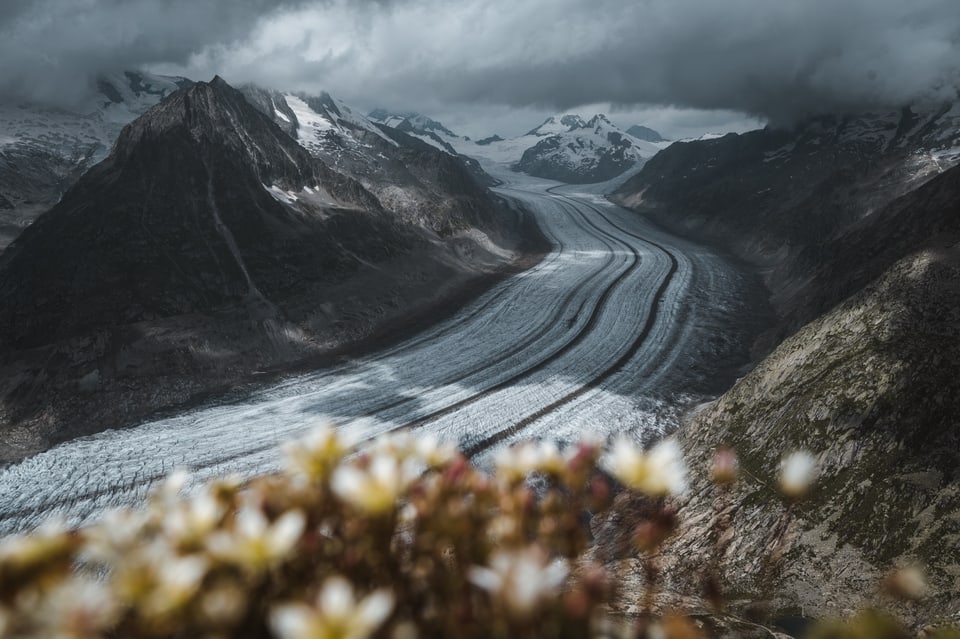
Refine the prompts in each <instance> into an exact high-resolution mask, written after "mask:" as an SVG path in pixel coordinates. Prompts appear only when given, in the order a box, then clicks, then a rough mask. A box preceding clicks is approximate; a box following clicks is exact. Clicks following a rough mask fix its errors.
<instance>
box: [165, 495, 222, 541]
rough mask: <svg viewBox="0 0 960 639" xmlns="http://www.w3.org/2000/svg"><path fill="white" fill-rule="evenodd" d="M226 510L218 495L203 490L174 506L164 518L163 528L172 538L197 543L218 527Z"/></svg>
mask: <svg viewBox="0 0 960 639" xmlns="http://www.w3.org/2000/svg"><path fill="white" fill-rule="evenodd" d="M224 511H225V507H224V505H223V504H221V503H220V502H219V501H218V500H217V498H216V497H214V496H213V495H212V494H210V493H209V492H203V493H201V494H200V495H197V496H196V497H194V498H193V499H190V500H189V501H185V502H182V503H180V504H177V505H175V506H172V507H171V508H170V509H169V511H168V512H167V514H166V515H165V516H164V518H163V530H164V532H165V533H166V534H167V537H168V538H170V539H171V540H174V541H177V542H179V543H196V542H199V541H202V540H203V539H204V538H205V537H206V536H207V534H209V533H210V532H212V531H213V529H214V528H216V527H217V524H218V523H219V522H220V518H221V517H222V516H223V513H224Z"/></svg>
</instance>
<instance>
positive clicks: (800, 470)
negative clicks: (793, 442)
mask: <svg viewBox="0 0 960 639" xmlns="http://www.w3.org/2000/svg"><path fill="white" fill-rule="evenodd" d="M816 479H817V461H816V459H815V458H814V456H813V455H811V454H810V453H809V452H807V451H805V450H799V451H796V452H794V453H791V454H790V455H788V456H787V457H786V458H784V460H783V461H782V462H781V463H780V491H781V492H782V493H783V494H784V495H786V496H787V497H792V498H799V497H803V496H804V495H805V494H806V493H807V491H808V490H810V486H811V485H812V484H813V482H814V481H816Z"/></svg>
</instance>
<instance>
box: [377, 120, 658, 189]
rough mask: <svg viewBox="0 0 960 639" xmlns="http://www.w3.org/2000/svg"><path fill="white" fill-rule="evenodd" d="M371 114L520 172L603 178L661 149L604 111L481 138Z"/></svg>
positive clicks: (425, 138) (451, 149)
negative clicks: (510, 134) (504, 135)
mask: <svg viewBox="0 0 960 639" xmlns="http://www.w3.org/2000/svg"><path fill="white" fill-rule="evenodd" d="M368 117H369V118H370V119H371V120H372V121H373V122H376V123H378V124H381V125H383V126H386V127H391V128H393V129H395V130H397V131H402V132H405V133H408V134H410V135H413V136H414V137H417V138H418V139H420V140H423V141H424V142H427V143H428V144H432V145H433V146H435V147H437V148H439V149H442V150H445V151H447V152H448V153H451V154H458V155H459V156H460V157H467V158H475V159H476V160H484V161H488V162H494V163H497V164H509V165H511V166H512V167H513V168H514V170H517V171H523V172H525V173H528V174H530V175H534V176H537V177H544V178H549V179H555V180H561V181H564V182H574V183H584V182H602V181H605V180H608V179H611V178H613V177H616V176H617V175H620V174H621V173H623V172H624V171H626V170H627V169H629V168H632V167H633V166H635V165H636V163H637V162H638V161H641V160H644V159H646V158H649V157H651V156H652V155H654V154H655V153H657V152H658V151H659V150H660V147H658V146H656V145H654V144H652V143H650V142H646V141H644V140H639V139H636V138H633V137H631V136H630V135H628V134H626V133H624V132H623V131H621V130H620V129H618V128H617V127H616V125H614V124H613V123H611V122H610V121H609V120H608V119H607V118H606V117H605V116H603V115H596V116H594V117H593V118H591V119H590V120H589V121H586V120H584V119H583V118H581V117H580V116H579V115H576V114H573V113H565V114H560V115H555V116H551V117H549V118H547V119H546V120H544V122H543V123H542V124H540V125H539V126H537V127H536V128H534V129H531V130H530V131H528V132H527V133H526V134H524V135H522V136H519V137H515V138H510V139H503V138H501V137H500V136H498V135H493V136H490V137H487V138H484V139H482V140H477V141H473V140H471V139H470V138H468V137H463V136H459V135H457V134H455V133H453V132H452V131H450V129H448V128H447V127H445V126H443V125H442V124H440V123H439V122H437V121H435V120H432V119H430V118H428V117H426V116H423V115H420V114H416V113H393V112H390V111H387V110H384V109H376V110H374V111H371V112H370V113H369V114H368ZM476 160H475V161H476ZM477 169H479V164H478V165H477Z"/></svg>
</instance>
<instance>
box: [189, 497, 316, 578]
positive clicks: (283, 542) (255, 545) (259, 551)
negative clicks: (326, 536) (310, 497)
mask: <svg viewBox="0 0 960 639" xmlns="http://www.w3.org/2000/svg"><path fill="white" fill-rule="evenodd" d="M306 523H307V520H306V517H305V516H304V514H303V513H302V512H301V511H299V510H291V511H289V512H287V513H284V514H283V515H281V516H280V517H279V518H278V519H277V520H276V521H275V522H273V524H270V523H269V522H268V521H267V518H266V517H265V516H264V514H263V512H262V511H260V509H259V508H254V507H249V506H248V507H244V508H241V509H240V511H239V512H238V513H237V519H236V522H235V525H234V530H233V531H232V532H219V533H215V534H213V535H211V536H210V537H209V539H208V541H207V548H208V550H209V551H210V553H211V554H212V555H213V556H215V557H219V558H221V559H224V560H227V561H231V562H235V563H238V564H240V565H243V566H248V567H250V568H262V567H266V566H270V565H272V564H274V563H276V562H278V561H280V560H282V559H284V558H285V557H286V556H287V555H288V554H289V553H290V551H291V550H293V548H294V546H296V544H297V541H299V539H300V536H301V535H303V530H304V528H305V527H306Z"/></svg>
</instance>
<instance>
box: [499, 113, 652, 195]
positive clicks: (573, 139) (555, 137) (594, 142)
mask: <svg viewBox="0 0 960 639" xmlns="http://www.w3.org/2000/svg"><path fill="white" fill-rule="evenodd" d="M564 129H566V130H564ZM542 134H546V137H544V138H543V139H541V140H540V141H539V142H537V143H536V144H535V145H534V146H532V147H530V148H529V149H527V150H526V151H524V153H523V156H522V157H521V158H520V161H519V162H518V163H517V164H516V166H515V167H514V168H515V169H516V170H518V171H523V172H524V173H528V174H530V175H533V176H536V177H542V178H547V179H551V180H559V181H561V182H570V183H574V184H583V183H592V182H604V181H606V180H610V179H612V178H615V177H617V176H618V175H620V174H621V173H623V172H624V171H626V170H628V169H630V168H633V166H634V165H636V164H637V162H642V161H644V160H646V159H647V158H650V157H652V156H654V155H655V154H656V153H658V152H659V151H660V149H659V147H656V146H654V145H653V144H652V143H650V142H646V141H644V140H639V139H637V138H634V137H632V136H630V135H628V134H627V133H624V132H623V131H621V130H620V129H618V128H617V127H616V125H614V124H613V123H612V122H610V120H608V119H607V118H606V117H605V116H603V115H595V116H594V117H593V118H591V119H590V120H589V121H587V122H584V121H583V120H582V119H581V118H580V117H579V116H570V115H568V116H564V117H562V118H550V119H548V120H547V121H546V122H544V123H543V124H542V125H541V126H540V127H538V128H536V129H534V130H533V131H531V132H530V133H529V134H528V135H542Z"/></svg>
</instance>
